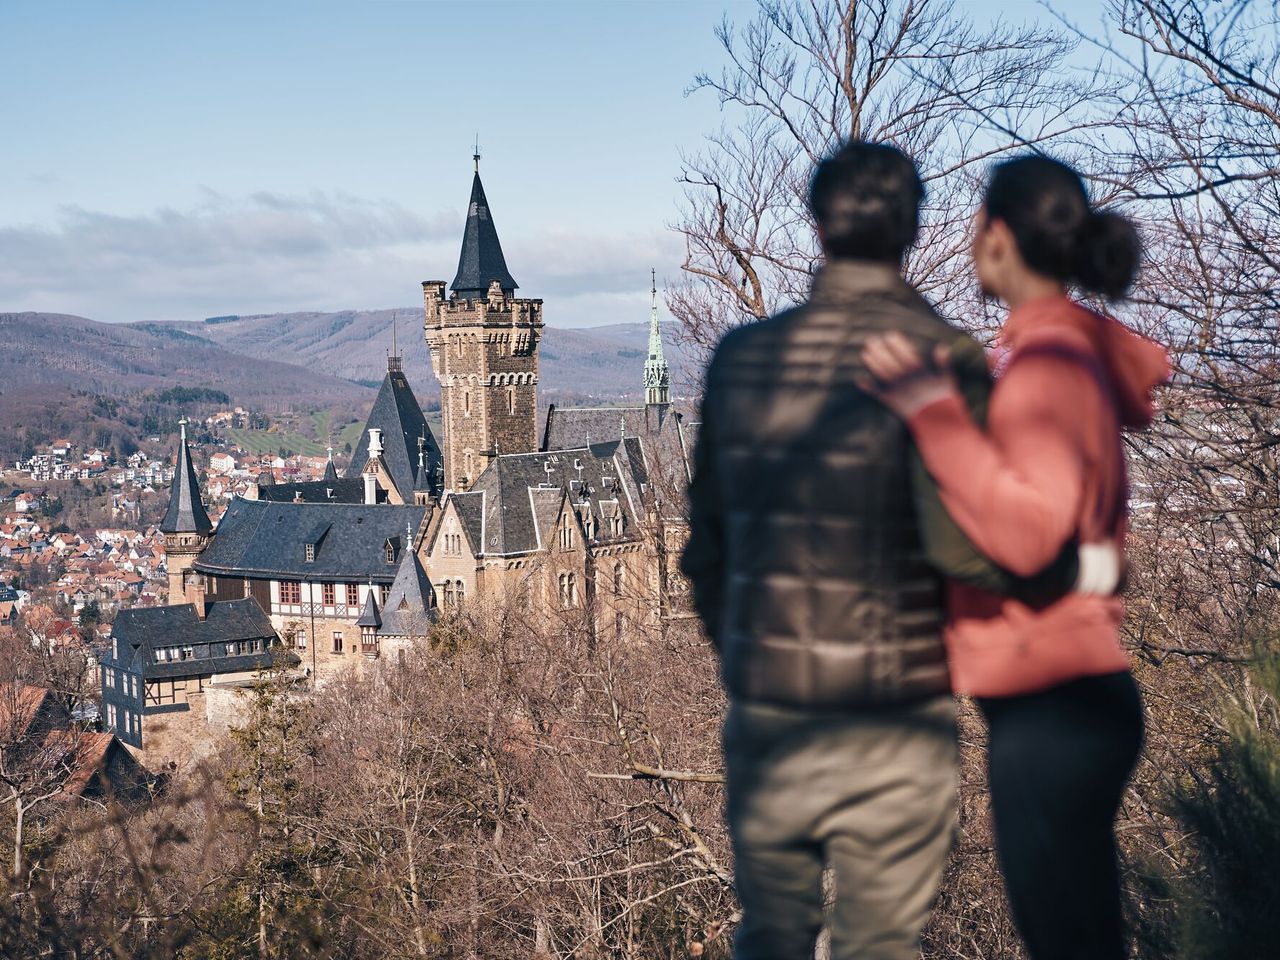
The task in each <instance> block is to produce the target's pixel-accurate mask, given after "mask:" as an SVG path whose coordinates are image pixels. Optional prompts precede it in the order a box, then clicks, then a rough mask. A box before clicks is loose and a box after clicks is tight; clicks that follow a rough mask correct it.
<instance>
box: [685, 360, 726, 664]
mask: <svg viewBox="0 0 1280 960" xmlns="http://www.w3.org/2000/svg"><path fill="white" fill-rule="evenodd" d="M715 366H716V364H715V360H714V359H713V360H712V362H711V366H710V367H709V368H708V370H707V377H706V390H705V391H704V392H703V395H702V411H701V417H702V421H701V423H700V425H699V426H698V441H697V444H696V445H695V447H694V453H693V478H692V479H691V480H690V482H689V541H688V543H686V544H685V548H684V553H683V554H682V555H681V557H680V570H681V572H682V573H684V575H685V576H686V577H688V578H689V584H690V587H691V589H692V592H693V608H694V610H695V611H697V614H698V616H699V617H700V618H701V619H702V623H703V626H704V628H705V629H706V632H707V636H708V637H709V638H710V640H711V642H712V643H713V644H715V645H716V646H717V647H719V644H720V599H721V590H722V583H723V579H724V516H723V501H722V495H721V489H720V476H719V467H718V459H719V458H718V456H717V449H716V448H717V446H718V444H719V437H718V436H717V417H716V412H715V402H714V401H715V398H714V395H713V394H714V391H715V389H716V388H715V379H714V372H715Z"/></svg>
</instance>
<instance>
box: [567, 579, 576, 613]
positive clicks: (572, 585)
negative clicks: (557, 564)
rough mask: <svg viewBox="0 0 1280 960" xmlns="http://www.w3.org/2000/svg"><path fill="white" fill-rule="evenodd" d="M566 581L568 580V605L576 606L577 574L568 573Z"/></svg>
mask: <svg viewBox="0 0 1280 960" xmlns="http://www.w3.org/2000/svg"><path fill="white" fill-rule="evenodd" d="M568 582H569V603H568V606H570V607H576V606H577V605H578V575H577V574H576V573H570V574H568Z"/></svg>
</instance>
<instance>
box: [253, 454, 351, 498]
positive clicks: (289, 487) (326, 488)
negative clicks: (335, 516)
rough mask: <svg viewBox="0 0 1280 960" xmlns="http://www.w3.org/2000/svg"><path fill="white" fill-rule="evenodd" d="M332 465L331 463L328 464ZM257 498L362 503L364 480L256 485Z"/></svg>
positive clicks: (342, 479) (343, 479)
mask: <svg viewBox="0 0 1280 960" xmlns="http://www.w3.org/2000/svg"><path fill="white" fill-rule="evenodd" d="M330 466H332V464H330ZM258 499H259V500H270V501H272V502H274V503H294V502H295V501H299V500H300V501H302V502H303V503H364V481H363V480H361V479H360V478H359V477H352V478H351V479H347V478H346V477H343V478H341V479H338V480H302V481H300V482H298V483H272V484H268V485H265V486H259V487H258Z"/></svg>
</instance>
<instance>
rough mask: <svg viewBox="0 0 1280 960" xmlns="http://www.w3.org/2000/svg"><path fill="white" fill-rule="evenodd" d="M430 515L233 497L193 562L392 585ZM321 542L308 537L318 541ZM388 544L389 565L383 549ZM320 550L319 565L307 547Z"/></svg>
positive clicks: (252, 572) (396, 508) (218, 569)
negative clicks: (409, 536) (409, 542)
mask: <svg viewBox="0 0 1280 960" xmlns="http://www.w3.org/2000/svg"><path fill="white" fill-rule="evenodd" d="M426 511H427V508H426V507H420V506H415V505H413V504H405V505H397V504H386V503H384V504H376V505H372V506H370V505H366V504H362V503H361V504H354V503H272V502H271V501H269V500H244V499H242V498H240V497H236V498H235V499H233V500H232V501H231V505H230V506H228V507H227V512H226V513H225V514H223V516H222V519H221V520H220V521H219V522H218V529H217V532H216V533H215V534H214V536H213V540H212V541H211V542H210V543H209V546H208V547H206V548H205V551H204V552H203V553H202V554H201V555H200V557H199V559H198V560H197V561H196V563H195V569H197V570H199V571H201V572H202V573H212V574H215V575H220V576H243V577H260V578H272V579H286V580H310V581H322V580H328V581H346V582H349V583H391V582H392V580H394V578H395V572H396V566H395V563H396V562H398V561H399V559H400V551H401V550H402V549H404V545H405V537H406V525H407V526H408V527H409V528H410V529H412V530H413V531H415V532H416V531H417V530H418V529H419V528H420V527H421V525H422V520H423V517H424V516H425V514H426ZM321 527H325V528H326V532H325V533H324V535H323V538H322V539H321V540H320V542H318V543H316V542H315V541H314V540H309V539H308V538H311V537H316V536H318V533H317V531H318V530H319V529H320V528H321ZM388 540H389V541H391V545H392V548H393V551H394V555H393V561H392V563H387V562H386V559H385V556H384V552H385V551H384V548H385V546H386V543H387V541H388ZM308 542H311V543H314V544H315V559H314V560H312V561H310V562H308V561H307V559H306V545H307V543H308Z"/></svg>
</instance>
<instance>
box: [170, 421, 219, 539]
mask: <svg viewBox="0 0 1280 960" xmlns="http://www.w3.org/2000/svg"><path fill="white" fill-rule="evenodd" d="M178 427H179V429H180V430H181V438H180V439H179V441H178V462H177V464H176V465H175V467H174V469H173V483H172V484H170V486H169V509H168V510H167V511H166V512H165V515H164V520H163V522H161V524H160V532H161V533H208V532H209V531H210V530H212V529H213V524H212V523H211V522H210V521H209V514H208V513H206V512H205V509H204V504H203V503H201V502H200V482H199V481H198V480H197V479H196V468H195V464H193V463H192V462H191V451H190V450H189V449H187V418H186V417H183V418H182V419H181V420H179V421H178Z"/></svg>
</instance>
